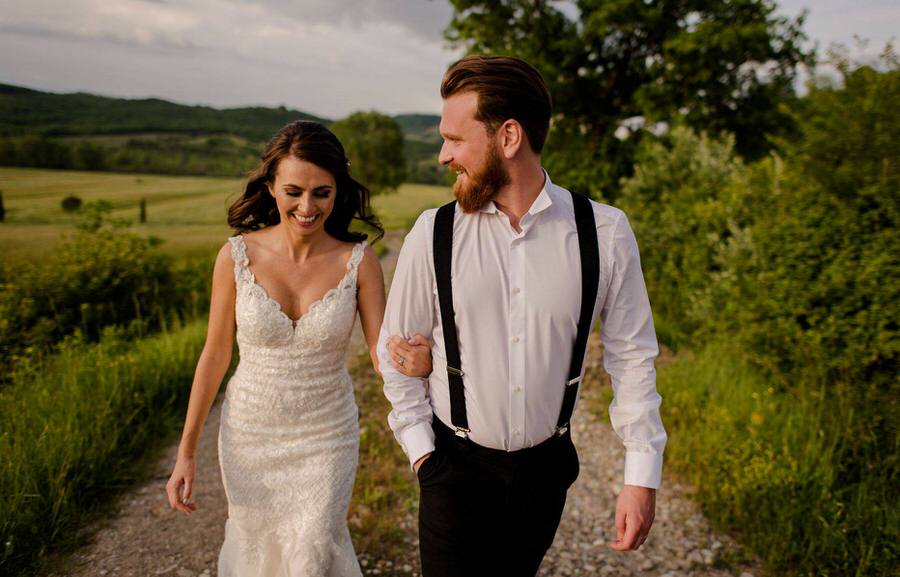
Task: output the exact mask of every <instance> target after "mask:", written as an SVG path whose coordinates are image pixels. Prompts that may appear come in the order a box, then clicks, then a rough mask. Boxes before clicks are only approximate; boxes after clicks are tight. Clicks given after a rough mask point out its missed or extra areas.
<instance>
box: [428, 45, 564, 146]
mask: <svg viewBox="0 0 900 577" xmlns="http://www.w3.org/2000/svg"><path fill="white" fill-rule="evenodd" d="M470 91H471V92H475V93H476V94H478V110H477V111H476V113H475V120H478V121H480V122H483V123H484V124H485V125H486V126H487V128H488V132H490V133H493V132H496V130H497V129H498V128H499V127H500V125H501V124H503V123H504V122H506V121H507V120H510V119H512V120H515V121H517V122H518V123H519V124H521V125H522V128H523V129H524V130H525V135H526V136H527V137H528V143H529V144H530V145H531V149H532V150H533V151H534V152H536V153H540V152H541V150H542V149H543V148H544V141H545V140H546V139H547V130H548V129H549V128H550V115H551V113H552V112H553V102H552V100H551V99H550V91H549V90H548V89H547V84H546V83H545V82H544V78H543V77H542V76H541V73H540V72H538V71H537V69H536V68H535V67H534V66H532V65H531V64H529V63H527V62H525V61H524V60H522V59H521V58H515V57H513V56H485V55H472V56H466V57H465V58H463V59H461V60H458V61H456V62H455V63H453V64H451V65H450V68H448V69H447V72H446V73H445V74H444V80H443V81H442V82H441V97H442V98H444V99H447V98H449V97H450V96H453V95H454V94H458V93H462V92H470Z"/></svg>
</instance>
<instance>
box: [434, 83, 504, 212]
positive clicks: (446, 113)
mask: <svg viewBox="0 0 900 577" xmlns="http://www.w3.org/2000/svg"><path fill="white" fill-rule="evenodd" d="M477 111H478V94H476V93H475V92H461V93H458V94H454V95H452V96H450V97H449V98H447V99H445V100H444V109H443V113H442V114H441V126H440V131H441V136H442V137H443V139H444V144H443V146H441V154H440V157H439V160H440V162H441V164H443V165H444V166H447V167H448V168H449V169H450V170H451V171H453V172H455V173H456V182H455V183H454V185H453V194H454V195H455V196H456V200H457V202H458V203H459V206H460V208H461V209H462V210H463V211H464V212H475V211H477V210H478V209H480V208H481V207H482V206H483V205H484V204H485V203H486V202H488V201H489V200H493V199H494V198H495V197H496V196H497V194H498V193H499V192H500V189H501V188H503V187H504V186H506V185H507V184H508V183H509V173H508V172H507V170H506V168H505V167H504V165H503V161H502V158H501V156H500V151H499V148H498V147H499V144H498V143H497V139H496V135H495V134H492V133H491V132H490V131H489V130H488V127H487V125H486V124H485V123H483V122H481V121H480V120H476V118H475V115H476V113H477Z"/></svg>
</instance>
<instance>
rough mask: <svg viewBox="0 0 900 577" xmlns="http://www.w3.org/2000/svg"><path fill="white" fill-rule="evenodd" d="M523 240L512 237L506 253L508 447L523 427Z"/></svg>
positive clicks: (518, 443) (518, 444) (520, 440)
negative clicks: (508, 396)
mask: <svg viewBox="0 0 900 577" xmlns="http://www.w3.org/2000/svg"><path fill="white" fill-rule="evenodd" d="M524 282H525V240H524V238H522V237H519V238H517V239H515V240H514V241H513V242H512V244H511V246H510V254H509V283H510V284H509V286H510V287H511V288H510V289H509V294H510V298H509V337H510V338H509V342H510V351H509V365H510V366H509V378H510V382H509V390H510V400H509V401H510V403H509V406H510V420H509V428H510V431H509V433H510V440H509V443H510V448H511V449H521V448H522V447H524V431H525V400H526V399H525V394H524V386H523V383H524V382H525V344H526V342H525V299H524V298H523V294H522V287H523V286H524Z"/></svg>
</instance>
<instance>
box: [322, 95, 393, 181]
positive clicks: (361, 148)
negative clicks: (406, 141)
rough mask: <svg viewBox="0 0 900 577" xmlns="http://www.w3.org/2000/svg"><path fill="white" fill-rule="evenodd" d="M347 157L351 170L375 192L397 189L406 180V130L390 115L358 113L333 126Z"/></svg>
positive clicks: (373, 112) (354, 175)
mask: <svg viewBox="0 0 900 577" xmlns="http://www.w3.org/2000/svg"><path fill="white" fill-rule="evenodd" d="M331 130H332V132H334V133H335V135H337V137H338V138H339V139H340V141H341V143H342V144H343V145H344V150H345V151H346V153H347V158H348V159H350V173H351V174H352V175H353V177H354V178H356V179H357V180H358V181H360V182H362V183H363V184H364V185H366V186H367V187H369V190H371V191H372V194H380V193H385V192H393V191H394V190H396V188H397V187H398V186H400V185H401V184H403V181H404V180H405V179H406V160H405V157H404V147H403V131H402V130H401V129H400V125H399V124H397V121H395V120H394V119H393V118H391V117H390V116H386V115H384V114H381V113H379V112H375V111H371V112H354V113H353V114H351V115H350V116H348V117H347V118H345V119H343V120H339V121H337V122H335V123H334V124H332V125H331Z"/></svg>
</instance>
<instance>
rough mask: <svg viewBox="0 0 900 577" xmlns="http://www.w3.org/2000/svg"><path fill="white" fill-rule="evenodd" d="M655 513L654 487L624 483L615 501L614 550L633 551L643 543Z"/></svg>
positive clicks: (612, 542)
mask: <svg viewBox="0 0 900 577" xmlns="http://www.w3.org/2000/svg"><path fill="white" fill-rule="evenodd" d="M655 514H656V489H649V488H647V487H638V486H637V485H625V486H624V487H622V492H620V493H619V499H618V501H617V502H616V539H615V541H610V543H609V546H610V547H611V548H612V549H615V550H616V551H634V550H637V548H638V547H640V546H641V545H643V544H644V541H645V540H646V539H647V534H648V533H649V532H650V526H651V525H653V517H654V515H655Z"/></svg>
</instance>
